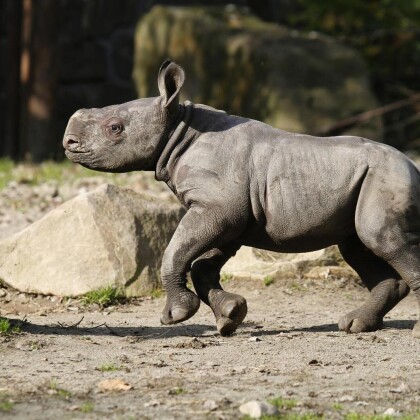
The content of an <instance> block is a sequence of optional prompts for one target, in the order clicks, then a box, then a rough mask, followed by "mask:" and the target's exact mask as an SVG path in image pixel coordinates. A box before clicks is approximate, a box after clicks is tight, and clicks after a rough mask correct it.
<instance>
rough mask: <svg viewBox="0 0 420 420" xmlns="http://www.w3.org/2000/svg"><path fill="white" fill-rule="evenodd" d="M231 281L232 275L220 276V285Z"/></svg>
mask: <svg viewBox="0 0 420 420" xmlns="http://www.w3.org/2000/svg"><path fill="white" fill-rule="evenodd" d="M232 279H233V274H230V273H222V275H221V276H220V282H221V283H228V282H229V281H231V280H232Z"/></svg>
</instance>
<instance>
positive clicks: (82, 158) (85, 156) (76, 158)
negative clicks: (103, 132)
mask: <svg viewBox="0 0 420 420" xmlns="http://www.w3.org/2000/svg"><path fill="white" fill-rule="evenodd" d="M64 153H65V155H66V156H67V157H68V158H69V159H70V160H71V161H72V162H77V163H81V162H87V160H89V158H90V156H91V154H92V153H91V151H90V150H81V149H78V150H68V149H66V150H65V152H64Z"/></svg>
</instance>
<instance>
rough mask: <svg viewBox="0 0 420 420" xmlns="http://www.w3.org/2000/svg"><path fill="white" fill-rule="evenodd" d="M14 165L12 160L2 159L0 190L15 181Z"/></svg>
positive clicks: (0, 161)
mask: <svg viewBox="0 0 420 420" xmlns="http://www.w3.org/2000/svg"><path fill="white" fill-rule="evenodd" d="M13 167H14V163H13V161H12V160H10V159H0V189H2V188H4V187H5V186H6V185H7V184H8V183H9V182H10V181H12V180H13Z"/></svg>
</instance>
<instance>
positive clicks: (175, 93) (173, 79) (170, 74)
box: [158, 60, 185, 113]
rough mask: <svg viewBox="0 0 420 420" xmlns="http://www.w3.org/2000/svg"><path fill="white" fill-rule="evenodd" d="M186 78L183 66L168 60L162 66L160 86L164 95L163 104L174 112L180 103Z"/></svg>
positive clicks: (159, 77)
mask: <svg viewBox="0 0 420 420" xmlns="http://www.w3.org/2000/svg"><path fill="white" fill-rule="evenodd" d="M184 80H185V72H184V70H183V69H182V67H181V66H179V65H178V64H176V63H174V62H172V61H171V60H166V61H164V62H163V64H162V65H161V66H160V69H159V74H158V87H159V92H160V95H161V96H162V97H163V106H164V107H165V108H166V109H167V110H168V111H169V113H173V112H175V111H176V110H177V108H178V104H179V91H180V90H181V87H182V85H183V84H184Z"/></svg>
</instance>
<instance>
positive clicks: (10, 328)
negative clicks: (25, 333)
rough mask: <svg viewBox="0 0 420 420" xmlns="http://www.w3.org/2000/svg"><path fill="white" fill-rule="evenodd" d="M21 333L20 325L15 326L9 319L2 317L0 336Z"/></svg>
mask: <svg viewBox="0 0 420 420" xmlns="http://www.w3.org/2000/svg"><path fill="white" fill-rule="evenodd" d="M20 332H21V329H20V324H17V325H13V324H11V323H10V320H8V319H7V318H2V317H0V335H13V334H19V333H20Z"/></svg>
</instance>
